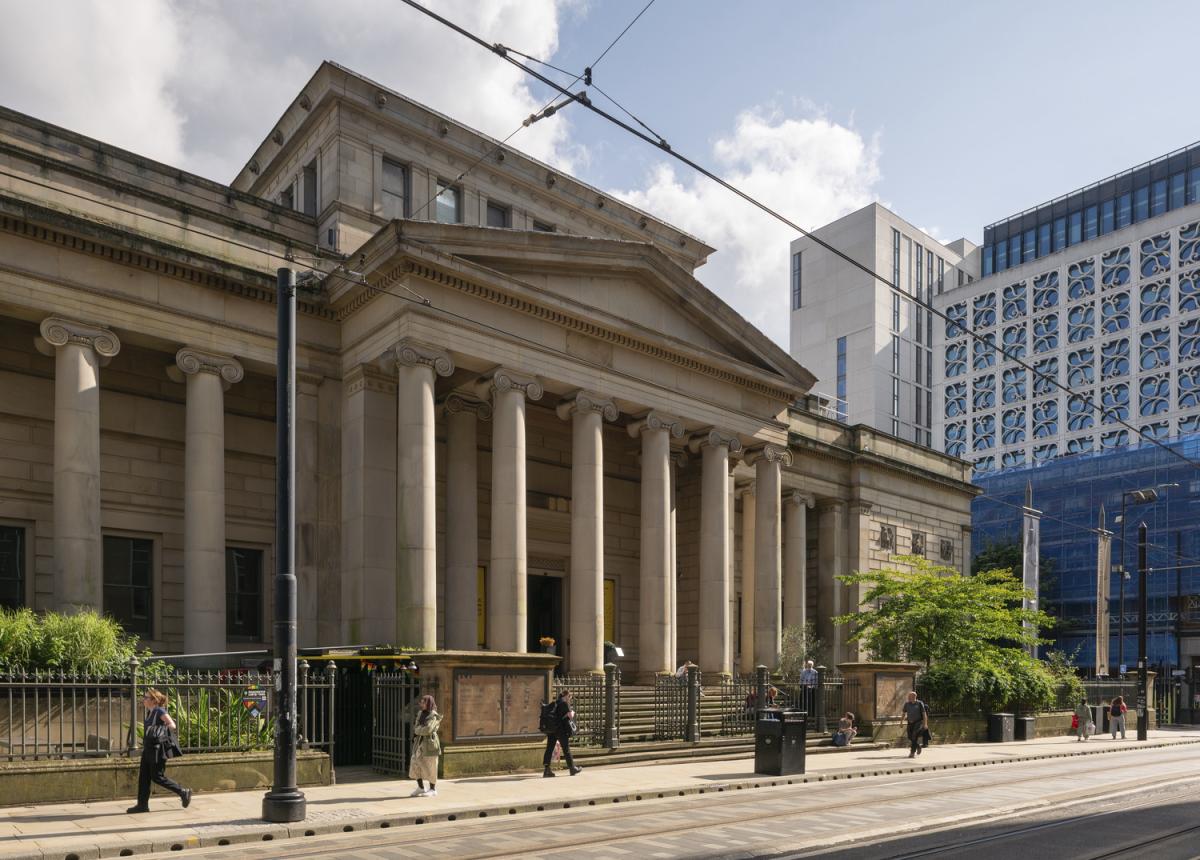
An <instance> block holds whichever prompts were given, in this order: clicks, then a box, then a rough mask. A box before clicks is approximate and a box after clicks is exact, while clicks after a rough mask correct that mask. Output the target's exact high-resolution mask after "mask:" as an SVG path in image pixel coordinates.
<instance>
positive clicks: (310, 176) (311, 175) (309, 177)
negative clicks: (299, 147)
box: [300, 158, 317, 217]
mask: <svg viewBox="0 0 1200 860" xmlns="http://www.w3.org/2000/svg"><path fill="white" fill-rule="evenodd" d="M300 194H301V196H302V197H303V198H304V200H303V212H304V214H305V215H312V216H313V217H316V214H317V160H316V159H315V158H314V159H313V160H312V161H310V162H309V163H308V164H306V165H305V166H304V170H303V172H301V174H300Z"/></svg>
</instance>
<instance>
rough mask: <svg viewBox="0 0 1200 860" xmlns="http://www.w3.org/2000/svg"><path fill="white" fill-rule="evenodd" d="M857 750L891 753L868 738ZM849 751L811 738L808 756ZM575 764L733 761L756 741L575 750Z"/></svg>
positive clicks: (859, 742) (710, 740)
mask: <svg viewBox="0 0 1200 860" xmlns="http://www.w3.org/2000/svg"><path fill="white" fill-rule="evenodd" d="M852 747H853V749H856V750H864V749H865V750H872V749H879V750H882V749H888V748H890V745H889V744H885V743H873V742H872V741H871V740H870V739H867V738H861V739H858V738H856V739H855V741H854V743H853V744H852ZM847 749H849V748H848V747H835V746H833V744H832V743H831V742H830V741H829V739H828V738H827V737H826V738H822V739H819V740H818V739H813V738H809V740H808V743H807V744H806V745H805V751H806V754H807V755H837V754H839V753H841V752H844V751H845V750H847ZM573 752H574V756H575V761H576V762H577V763H578V764H579V765H581V766H584V767H601V766H605V765H617V764H638V763H642V762H651V761H670V760H680V759H698V758H734V757H740V756H748V755H752V754H753V753H754V739H753V738H750V737H742V738H706V739H704V740H702V741H701V742H700V743H698V744H692V743H687V742H685V741H653V742H647V743H630V744H626V743H622V745H621V746H620V747H618V748H617V749H615V750H608V749H603V748H597V747H585V748H580V749H579V750H575V751H573Z"/></svg>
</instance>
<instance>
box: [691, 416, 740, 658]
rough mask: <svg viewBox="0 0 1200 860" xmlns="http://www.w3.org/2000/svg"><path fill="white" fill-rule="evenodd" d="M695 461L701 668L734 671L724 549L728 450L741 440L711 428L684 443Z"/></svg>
mask: <svg viewBox="0 0 1200 860" xmlns="http://www.w3.org/2000/svg"><path fill="white" fill-rule="evenodd" d="M688 445H689V447H690V448H691V450H692V451H693V452H699V453H700V457H701V462H700V594H699V598H700V625H699V626H700V654H699V661H700V671H701V672H702V673H703V674H704V676H705V677H709V676H711V675H714V674H716V675H730V674H732V673H733V662H732V653H733V636H732V629H731V625H730V623H729V622H730V618H729V599H730V593H731V592H732V590H733V570H732V566H731V565H730V554H729V523H730V517H729V455H730V454H731V453H732V454H737V453H738V452H739V451H741V449H742V443H741V442H740V441H738V439H737V437H735V436H732V435H729V434H725V433H721V432H719V431H717V430H710V431H708V432H707V433H702V434H698V435H696V436H693V437H692V438H691V440H690V441H689V443H688Z"/></svg>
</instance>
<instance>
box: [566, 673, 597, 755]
mask: <svg viewBox="0 0 1200 860" xmlns="http://www.w3.org/2000/svg"><path fill="white" fill-rule="evenodd" d="M568 691H570V693H571V706H572V707H573V708H574V709H575V726H576V728H577V729H578V731H577V732H576V733H575V735H574V736H573V737H572V738H571V746H573V747H575V746H580V747H598V746H603V745H604V728H605V726H604V712H605V697H604V676H603V675H595V674H591V673H586V674H578V675H559V676H556V677H555V678H554V694H555V696H560V695H562V694H563V693H565V692H568Z"/></svg>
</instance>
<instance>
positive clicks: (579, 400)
mask: <svg viewBox="0 0 1200 860" xmlns="http://www.w3.org/2000/svg"><path fill="white" fill-rule="evenodd" d="M556 411H557V413H558V417H559V418H562V419H566V418H568V417H570V418H571V582H570V589H571V613H570V618H569V619H568V625H569V626H568V636H569V638H570V641H571V648H570V653H569V658H570V659H569V663H568V666H569V668H570V670H571V671H572V672H603V671H604V422H605V421H616V420H617V414H618V413H617V405H616V404H615V403H613V402H612V400H609V399H608V398H606V397H603V396H601V395H598V394H590V393H588V392H585V391H578V392H576V393H575V394H573V395H571V397H569V398H568V399H567V400H565V401H563V402H562V403H560V404H559V405H558V409H557V410H556Z"/></svg>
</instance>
